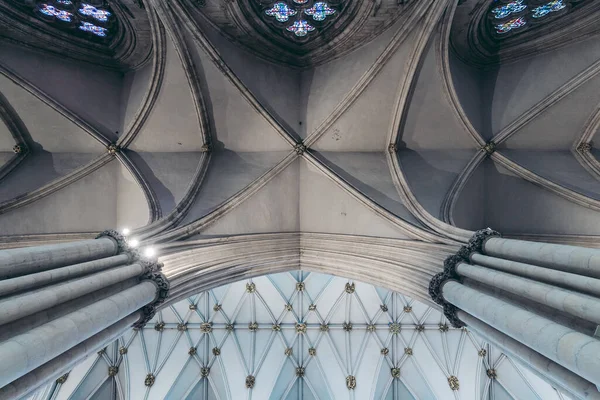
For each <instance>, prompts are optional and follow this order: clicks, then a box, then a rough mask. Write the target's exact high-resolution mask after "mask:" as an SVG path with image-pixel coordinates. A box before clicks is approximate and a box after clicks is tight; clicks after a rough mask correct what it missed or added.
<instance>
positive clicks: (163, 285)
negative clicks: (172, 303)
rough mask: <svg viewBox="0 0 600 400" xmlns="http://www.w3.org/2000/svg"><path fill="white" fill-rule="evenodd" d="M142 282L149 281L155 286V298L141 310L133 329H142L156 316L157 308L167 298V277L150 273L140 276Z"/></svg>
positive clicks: (157, 273)
mask: <svg viewBox="0 0 600 400" xmlns="http://www.w3.org/2000/svg"><path fill="white" fill-rule="evenodd" d="M141 279H142V280H149V281H151V282H152V283H154V284H155V285H156V297H155V300H154V302H153V303H151V304H148V305H146V306H144V307H143V308H142V309H141V313H142V316H141V317H140V319H139V320H138V321H137V322H136V323H135V324H133V327H134V328H140V329H141V328H143V327H144V325H146V324H147V323H148V321H150V320H151V319H152V318H153V317H154V315H155V314H156V310H157V308H158V307H159V306H160V305H161V304H162V303H164V302H165V300H166V299H167V297H168V296H169V287H170V285H169V281H168V280H167V277H166V276H164V275H163V274H162V273H160V272H150V273H147V274H145V275H143V276H142V278H141Z"/></svg>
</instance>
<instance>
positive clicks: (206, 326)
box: [200, 322, 213, 333]
mask: <svg viewBox="0 0 600 400" xmlns="http://www.w3.org/2000/svg"><path fill="white" fill-rule="evenodd" d="M212 330H213V327H212V324H211V323H210V322H203V323H201V324H200V332H202V333H210V332H212Z"/></svg>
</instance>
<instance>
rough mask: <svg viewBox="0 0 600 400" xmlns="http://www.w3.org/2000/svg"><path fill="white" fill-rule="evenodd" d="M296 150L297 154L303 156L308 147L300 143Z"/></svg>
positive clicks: (295, 147)
mask: <svg viewBox="0 0 600 400" xmlns="http://www.w3.org/2000/svg"><path fill="white" fill-rule="evenodd" d="M294 150H295V151H296V154H298V155H299V156H301V155H302V154H304V152H305V151H306V146H305V145H304V144H302V143H298V144H296V145H295V146H294Z"/></svg>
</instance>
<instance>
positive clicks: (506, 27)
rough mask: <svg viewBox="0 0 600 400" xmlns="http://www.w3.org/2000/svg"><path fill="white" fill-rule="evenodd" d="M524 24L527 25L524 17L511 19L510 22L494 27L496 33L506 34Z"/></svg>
mask: <svg viewBox="0 0 600 400" xmlns="http://www.w3.org/2000/svg"><path fill="white" fill-rule="evenodd" d="M526 23H527V21H525V18H524V17H519V18H514V19H511V20H510V21H506V22H503V23H501V24H498V25H496V32H498V33H501V34H502V33H508V32H510V31H512V30H513V29H517V28H520V27H522V26H525V24H526Z"/></svg>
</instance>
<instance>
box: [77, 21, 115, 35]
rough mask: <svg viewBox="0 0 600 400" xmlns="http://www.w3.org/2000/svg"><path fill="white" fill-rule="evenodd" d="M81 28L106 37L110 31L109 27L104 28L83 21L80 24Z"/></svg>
mask: <svg viewBox="0 0 600 400" xmlns="http://www.w3.org/2000/svg"><path fill="white" fill-rule="evenodd" d="M79 29H81V30H82V31H85V32H90V33H93V34H94V35H96V36H100V37H105V36H106V34H107V33H108V29H106V28H103V27H101V26H96V25H94V24H90V23H89V22H82V23H81V25H80V26H79Z"/></svg>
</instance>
